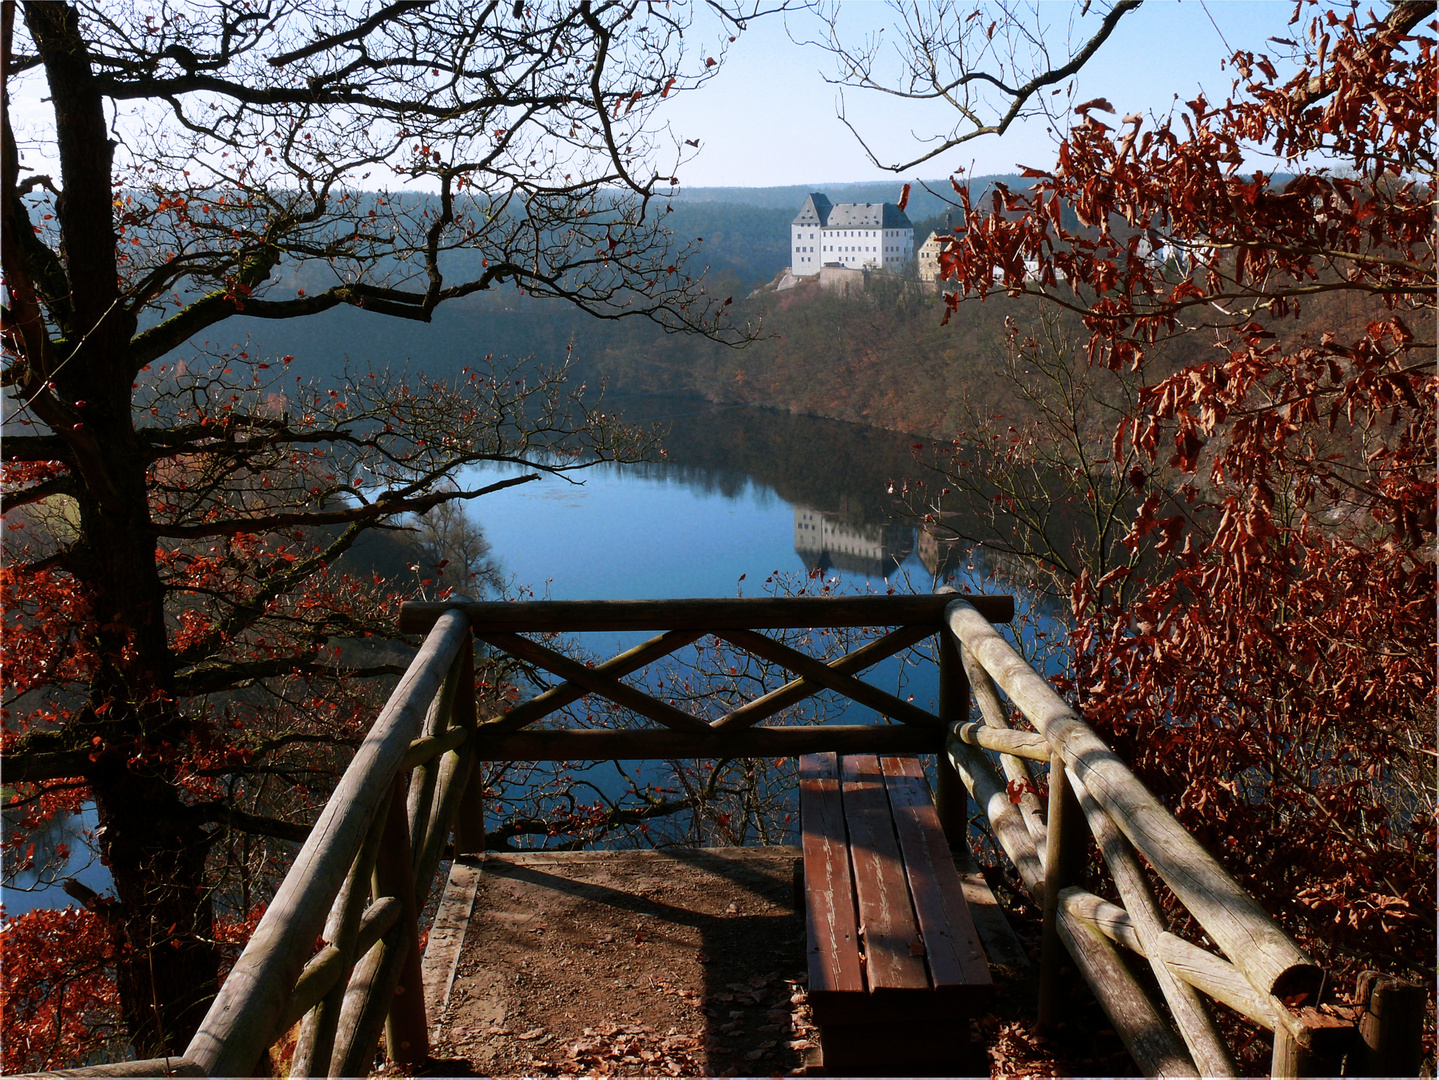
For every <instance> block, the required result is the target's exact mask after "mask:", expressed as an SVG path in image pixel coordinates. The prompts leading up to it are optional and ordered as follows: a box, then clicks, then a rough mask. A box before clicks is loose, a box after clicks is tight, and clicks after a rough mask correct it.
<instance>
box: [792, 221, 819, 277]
mask: <svg viewBox="0 0 1439 1080" xmlns="http://www.w3.org/2000/svg"><path fill="white" fill-rule="evenodd" d="M821 232H823V230H822V229H821V228H820V227H819V226H817V225H791V226H790V227H789V272H790V273H791V274H793V275H794V276H795V277H806V276H812V275H814V274H818V273H819V268H820V267H821V266H823V265H824V256H823V255H822V254H821V253H820V248H821V247H822V246H823V244H822V241H821V240H820V233H821Z"/></svg>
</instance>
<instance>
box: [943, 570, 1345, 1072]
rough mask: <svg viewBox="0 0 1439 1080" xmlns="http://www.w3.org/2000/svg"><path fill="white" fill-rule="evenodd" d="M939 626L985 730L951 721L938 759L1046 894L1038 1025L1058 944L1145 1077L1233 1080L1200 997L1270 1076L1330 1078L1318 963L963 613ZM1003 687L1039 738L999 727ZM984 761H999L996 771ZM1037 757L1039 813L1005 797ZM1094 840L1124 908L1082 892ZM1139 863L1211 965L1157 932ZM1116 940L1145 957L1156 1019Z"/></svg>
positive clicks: (1051, 994) (1336, 1034) (957, 608)
mask: <svg viewBox="0 0 1439 1080" xmlns="http://www.w3.org/2000/svg"><path fill="white" fill-rule="evenodd" d="M945 622H946V624H947V626H948V629H949V631H950V632H951V633H952V634H953V635H954V638H955V639H956V641H957V642H958V645H959V648H960V652H961V656H962V658H963V663H964V668H965V671H966V674H967V676H968V678H969V680H970V683H971V693H972V694H973V697H974V700H975V702H976V704H977V705H978V706H979V709H980V713H981V716H982V719H983V722H982V723H969V722H962V723H955V724H951V726H950V730H949V734H948V739H947V742H946V746H945V749H946V756H947V757H948V759H949V762H950V764H952V765H953V767H954V768H955V769H956V770H957V771H958V772H959V774H960V776H961V777H962V778H963V780H964V783H965V786H966V787H967V788H968V790H969V792H970V795H971V796H972V797H973V799H974V801H975V802H976V803H977V804H978V805H979V806H980V808H981V809H983V810H984V812H985V813H986V815H987V816H988V818H989V821H990V825H991V827H992V829H993V832H994V835H995V838H996V839H997V840H998V842H999V844H1000V846H1001V847H1002V848H1003V850H1004V852H1005V854H1006V855H1007V856H1008V857H1009V859H1010V861H1011V862H1012V863H1013V864H1014V866H1015V868H1016V869H1017V870H1018V872H1019V875H1020V878H1021V879H1022V880H1023V882H1024V884H1025V886H1026V888H1028V890H1029V891H1030V892H1031V893H1032V894H1033V895H1034V896H1035V897H1036V898H1037V899H1038V898H1042V899H1043V905H1044V907H1043V911H1044V938H1043V943H1042V945H1041V950H1042V952H1041V960H1040V990H1039V993H1040V1020H1041V1023H1044V1022H1046V1021H1048V1020H1050V1018H1051V1017H1052V1016H1053V1011H1054V1008H1055V1001H1056V998H1057V994H1058V988H1059V985H1060V980H1059V972H1058V968H1059V964H1060V961H1061V957H1060V954H1059V951H1058V950H1059V944H1060V943H1061V942H1062V944H1063V946H1064V948H1065V949H1067V951H1068V953H1069V956H1070V957H1071V958H1072V959H1073V961H1074V963H1075V965H1076V966H1077V967H1078V968H1079V969H1080V971H1081V972H1082V973H1083V974H1084V976H1085V979H1086V981H1088V983H1089V984H1090V986H1091V987H1092V988H1093V989H1094V991H1095V994H1096V996H1097V997H1098V998H1099V1001H1100V1004H1101V1005H1102V1006H1103V1007H1104V1009H1105V1011H1106V1013H1107V1014H1108V1016H1109V1019H1110V1022H1111V1023H1112V1024H1113V1025H1114V1028H1115V1030H1116V1032H1118V1033H1119V1035H1120V1037H1121V1038H1122V1039H1123V1040H1124V1042H1125V1044H1126V1046H1127V1047H1128V1049H1129V1051H1130V1054H1131V1056H1133V1058H1134V1060H1135V1063H1136V1064H1137V1065H1138V1066H1139V1067H1140V1068H1141V1069H1142V1070H1143V1071H1144V1072H1145V1073H1146V1074H1147V1075H1151V1076H1194V1075H1200V1076H1233V1075H1235V1072H1236V1070H1235V1065H1234V1061H1233V1058H1232V1057H1231V1055H1230V1051H1229V1048H1228V1047H1227V1046H1226V1045H1225V1043H1224V1040H1223V1038H1222V1037H1221V1036H1220V1034H1219V1031H1218V1030H1217V1028H1216V1026H1215V1023H1214V1020H1213V1018H1212V1016H1211V1014H1210V1011H1209V1007H1208V1000H1207V999H1212V1000H1214V1001H1219V1002H1222V1003H1223V1004H1224V1005H1225V1006H1227V1007H1229V1008H1231V1009H1233V1010H1235V1011H1236V1012H1239V1013H1241V1014H1243V1015H1244V1016H1247V1017H1248V1018H1249V1019H1251V1020H1253V1021H1254V1022H1255V1023H1257V1024H1259V1025H1261V1026H1262V1027H1265V1028H1267V1029H1269V1030H1270V1031H1273V1032H1274V1052H1273V1060H1272V1063H1271V1069H1272V1074H1273V1075H1275V1076H1319V1075H1337V1074H1338V1071H1339V1066H1340V1064H1341V1060H1342V1058H1343V1057H1344V1055H1345V1054H1347V1053H1349V1052H1350V1050H1351V1049H1352V1048H1353V1047H1354V1046H1355V1041H1354V1032H1355V1029H1354V1025H1353V1023H1352V1022H1351V1021H1350V1020H1349V1019H1348V1018H1345V1017H1341V1016H1338V1015H1335V1014H1334V1013H1333V1012H1329V1011H1321V1010H1320V1009H1319V1008H1318V1006H1319V1005H1320V994H1321V992H1322V989H1323V986H1324V982H1325V976H1324V973H1323V972H1322V971H1321V970H1320V969H1319V967H1318V966H1317V965H1315V964H1314V963H1313V961H1311V960H1310V959H1309V958H1308V957H1307V956H1305V955H1304V953H1303V952H1302V951H1301V950H1300V949H1299V947H1298V946H1297V945H1295V944H1294V942H1293V941H1291V940H1290V939H1289V937H1288V936H1287V935H1285V933H1284V932H1283V931H1282V930H1281V929H1280V928H1279V927H1278V926H1277V925H1276V924H1275V923H1274V921H1273V920H1272V919H1271V918H1270V917H1269V915H1268V913H1266V912H1265V911H1264V909H1263V908H1262V907H1261V906H1260V905H1259V903H1258V902H1257V901H1256V900H1255V899H1254V898H1253V897H1251V896H1250V895H1249V894H1248V893H1247V892H1245V891H1244V889H1243V888H1242V887H1241V886H1240V885H1239V883H1238V882H1236V881H1235V880H1234V878H1233V877H1231V876H1230V875H1229V873H1228V872H1227V871H1226V870H1225V869H1224V868H1223V867H1222V866H1220V864H1219V863H1218V861H1217V860H1216V859H1214V857H1213V856H1211V855H1210V854H1209V853H1208V852H1207V851H1206V850H1205V849H1204V848H1203V846H1201V845H1200V844H1199V842H1198V841H1197V840H1195V839H1194V838H1193V837H1192V836H1191V835H1190V834H1189V833H1188V832H1186V831H1185V830H1184V828H1183V827H1182V826H1181V825H1180V824H1179V823H1178V822H1177V821H1176V820H1175V819H1174V817H1173V816H1172V815H1171V814H1170V813H1169V811H1168V810H1167V809H1165V807H1164V805H1163V804H1162V803H1161V802H1160V801H1159V799H1158V798H1157V797H1156V796H1155V795H1154V794H1153V793H1151V792H1150V791H1149V790H1148V789H1147V788H1145V787H1144V785H1143V784H1142V783H1141V782H1140V781H1139V779H1138V778H1137V777H1136V776H1135V775H1134V774H1133V773H1132V772H1131V771H1130V770H1129V768H1128V767H1127V766H1126V765H1125V764H1124V763H1123V762H1122V761H1121V760H1120V759H1119V757H1118V756H1117V755H1116V754H1115V753H1114V752H1113V751H1112V750H1110V749H1109V747H1107V746H1106V745H1105V744H1104V743H1103V741H1101V740H1100V738H1099V737H1098V736H1097V735H1096V734H1095V733H1094V732H1093V730H1092V729H1091V728H1090V727H1089V726H1088V725H1087V724H1085V723H1084V721H1083V720H1081V719H1080V718H1079V716H1077V715H1076V714H1075V712H1074V711H1073V710H1072V709H1071V708H1070V707H1069V705H1068V704H1066V703H1065V701H1064V700H1063V699H1062V698H1061V697H1060V696H1059V695H1058V694H1057V693H1055V691H1054V690H1053V688H1052V687H1051V686H1050V685H1049V683H1048V682H1047V681H1046V680H1045V679H1044V678H1043V677H1041V676H1040V675H1039V674H1038V673H1037V672H1036V671H1035V670H1034V669H1033V668H1032V667H1031V666H1030V665H1029V664H1028V663H1027V662H1026V661H1025V660H1024V659H1023V658H1022V657H1021V656H1020V655H1019V654H1018V653H1017V652H1016V651H1015V650H1014V648H1013V647H1012V646H1011V645H1010V644H1009V642H1008V641H1006V640H1005V639H1004V638H1003V637H1001V636H1000V635H999V634H998V633H997V632H996V631H995V630H994V628H993V627H992V626H991V625H990V624H989V622H988V621H987V620H986V619H985V618H984V617H983V616H982V615H980V613H979V612H978V611H976V610H975V608H974V607H973V605H971V604H970V603H968V602H967V601H966V600H965V599H963V598H960V597H952V602H951V604H950V606H949V607H948V609H947V610H946V612H945ZM1001 692H1003V694H1004V695H1005V697H1007V698H1008V699H1009V702H1010V704H1011V705H1012V706H1013V707H1014V708H1015V709H1017V710H1018V712H1019V713H1020V714H1021V715H1022V716H1023V717H1024V718H1025V719H1026V720H1027V721H1028V722H1029V723H1030V724H1031V725H1033V727H1034V728H1035V731H1033V732H1026V731H1019V730H1015V729H1013V728H1012V727H1011V726H1010V723H1009V719H1008V712H1007V710H1006V708H1005V706H1004V704H1003V702H1002V700H1001V698H1000V693H1001ZM981 750H989V751H992V752H997V753H998V754H999V757H1000V762H1001V769H1000V770H997V769H996V768H995V766H994V764H993V763H992V761H991V759H990V758H989V756H987V755H986V754H984V753H981ZM1046 759H1048V760H1049V764H1050V768H1049V806H1048V810H1047V812H1046V811H1041V809H1040V807H1039V801H1038V799H1037V798H1036V797H1034V796H1033V795H1032V794H1030V793H1029V792H1026V794H1025V797H1023V798H1020V799H1019V800H1018V802H1015V801H1013V800H1012V799H1011V798H1010V794H1009V793H1010V791H1011V790H1013V788H1012V787H1011V784H1012V783H1013V782H1014V781H1020V782H1021V783H1022V782H1024V781H1026V780H1028V779H1029V776H1030V773H1029V768H1030V763H1031V762H1033V761H1044V760H1046ZM1086 826H1087V828H1086ZM1091 838H1092V839H1093V840H1094V842H1095V843H1096V844H1097V846H1098V848H1099V852H1100V854H1101V856H1102V857H1103V860H1104V863H1105V865H1106V866H1107V868H1108V870H1109V875H1110V878H1111V880H1112V881H1113V883H1114V886H1115V889H1116V891H1117V892H1118V894H1119V897H1120V899H1121V901H1122V904H1116V903H1113V902H1111V901H1108V900H1104V899H1102V898H1101V897H1099V896H1096V895H1094V894H1093V893H1091V892H1087V891H1086V890H1084V889H1083V888H1081V887H1080V885H1079V882H1078V880H1077V878H1078V874H1079V873H1080V871H1081V869H1082V866H1083V861H1084V857H1085V853H1086V851H1087V848H1088V844H1089V841H1090V840H1091ZM1141 860H1142V862H1141ZM1146 863H1147V864H1148V866H1149V868H1150V869H1152V870H1153V872H1154V873H1155V874H1157V875H1158V877H1159V878H1160V879H1161V880H1162V881H1163V882H1164V883H1165V885H1167V886H1168V888H1169V890H1170V892H1171V893H1172V894H1173V896H1174V897H1175V899H1177V900H1178V901H1179V902H1180V903H1182V904H1183V905H1184V907H1185V908H1186V909H1187V910H1188V912H1189V913H1190V915H1191V916H1193V918H1194V920H1195V921H1196V922H1197V923H1198V924H1199V925H1200V927H1201V928H1202V929H1203V931H1204V933H1205V934H1206V935H1207V936H1208V937H1209V939H1210V940H1212V941H1213V942H1214V944H1215V945H1216V946H1217V947H1218V950H1219V953H1222V954H1223V955H1218V954H1216V953H1213V952H1210V951H1208V950H1206V949H1203V948H1201V947H1199V946H1198V945H1195V944H1193V943H1191V942H1189V941H1186V940H1184V939H1183V938H1180V937H1178V936H1177V935H1175V934H1173V933H1171V932H1170V931H1169V929H1168V926H1167V924H1166V922H1165V918H1164V915H1163V912H1162V911H1161V909H1160V905H1159V903H1158V902H1157V901H1156V899H1155V897H1154V894H1153V892H1152V891H1151V888H1150V883H1149V878H1148V876H1147V873H1146V870H1145V866H1144V864H1146ZM1115 944H1118V945H1121V946H1123V947H1124V948H1126V949H1127V950H1129V951H1130V952H1133V953H1135V954H1137V955H1138V956H1141V957H1144V958H1145V959H1147V960H1148V962H1149V966H1150V969H1151V970H1152V972H1153V975H1154V981H1155V983H1157V984H1158V987H1159V990H1160V993H1161V995H1162V999H1163V1002H1164V1005H1165V1006H1166V1008H1167V1011H1168V1018H1167V1019H1166V1017H1165V1016H1164V1014H1163V1012H1162V1011H1161V1010H1160V1009H1159V1008H1157V1007H1156V1005H1155V1003H1154V1002H1153V1001H1151V1000H1150V999H1149V997H1148V995H1147V994H1146V993H1145V991H1144V989H1143V988H1142V987H1141V986H1140V984H1139V982H1138V981H1137V980H1136V979H1135V978H1134V976H1133V974H1132V973H1131V972H1130V970H1129V968H1128V967H1127V966H1126V965H1125V964H1124V963H1123V962H1122V960H1121V959H1120V957H1119V955H1118V954H1117V953H1116V951H1115V949H1114V945H1115ZM1171 1021H1172V1023H1171Z"/></svg>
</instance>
